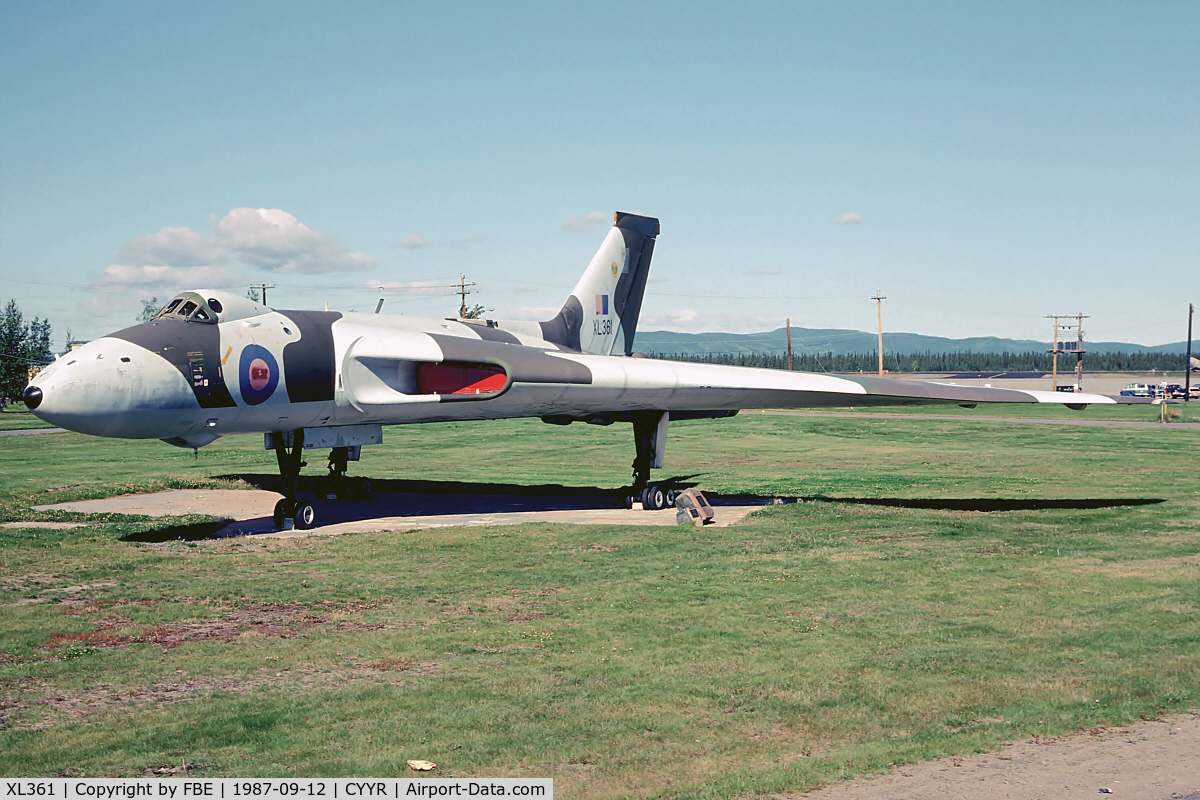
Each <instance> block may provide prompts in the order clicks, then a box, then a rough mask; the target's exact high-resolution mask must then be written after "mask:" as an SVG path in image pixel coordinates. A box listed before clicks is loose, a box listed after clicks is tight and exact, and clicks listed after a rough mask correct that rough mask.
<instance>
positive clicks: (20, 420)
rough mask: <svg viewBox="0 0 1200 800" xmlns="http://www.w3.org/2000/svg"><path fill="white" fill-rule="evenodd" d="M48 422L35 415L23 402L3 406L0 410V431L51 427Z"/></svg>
mask: <svg viewBox="0 0 1200 800" xmlns="http://www.w3.org/2000/svg"><path fill="white" fill-rule="evenodd" d="M53 427H54V426H53V425H51V424H50V423H48V422H43V421H42V420H40V419H38V418H37V417H35V416H34V415H33V414H31V413H29V411H28V410H27V409H26V408H25V404H24V403H20V404H13V405H9V406H5V407H4V408H3V409H2V410H0V431H23V430H28V429H30V428H53Z"/></svg>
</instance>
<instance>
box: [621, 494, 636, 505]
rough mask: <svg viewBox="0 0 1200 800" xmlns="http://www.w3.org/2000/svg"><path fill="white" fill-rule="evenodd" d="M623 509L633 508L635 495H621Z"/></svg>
mask: <svg viewBox="0 0 1200 800" xmlns="http://www.w3.org/2000/svg"><path fill="white" fill-rule="evenodd" d="M621 508H624V509H630V508H633V495H631V494H623V495H621Z"/></svg>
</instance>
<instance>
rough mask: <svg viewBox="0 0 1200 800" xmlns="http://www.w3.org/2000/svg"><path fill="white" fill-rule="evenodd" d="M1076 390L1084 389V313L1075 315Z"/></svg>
mask: <svg viewBox="0 0 1200 800" xmlns="http://www.w3.org/2000/svg"><path fill="white" fill-rule="evenodd" d="M1075 318H1076V322H1075V391H1077V392H1082V391H1083V353H1084V350H1083V321H1084V320H1085V319H1086V317H1084V316H1083V313H1082V312H1080V313H1079V314H1076V315H1075Z"/></svg>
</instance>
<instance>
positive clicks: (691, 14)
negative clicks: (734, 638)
mask: <svg viewBox="0 0 1200 800" xmlns="http://www.w3.org/2000/svg"><path fill="white" fill-rule="evenodd" d="M1198 39H1200V3H1195V2H1180V3H1155V2H1148V3H1104V2H1087V3H1070V2H1063V3H1003V4H994V3H986V4H985V3H960V2H944V3H924V2H921V3H904V2H897V3H855V2H841V3H832V2H831V3H823V2H809V3H800V2H797V3H742V4H737V5H736V6H735V5H733V4H704V3H620V2H609V3H590V4H586V5H584V4H562V3H471V2H462V3H400V2H392V3H366V2H353V3H344V4H318V3H299V2H287V3H283V2H280V3H262V2H259V3H254V2H249V3H203V4H179V3H125V2H104V3H58V2H44V3H25V2H16V1H15V0H0V297H5V298H6V297H13V298H16V299H17V301H18V303H19V304H20V306H21V308H22V309H23V311H24V312H25V314H26V315H27V316H28V317H32V316H34V315H38V316H42V317H49V319H50V320H51V322H52V323H53V325H54V330H55V335H56V337H61V336H62V335H63V334H64V333H65V331H66V329H67V328H68V327H69V328H70V329H71V330H72V331H73V333H74V334H75V335H76V336H78V337H81V338H90V337H94V336H97V335H100V334H102V333H104V332H106V331H108V330H112V329H115V328H119V327H125V326H126V325H128V324H130V323H132V321H133V319H134V317H135V315H136V314H137V312H138V311H139V310H140V308H141V303H140V300H141V299H143V298H149V297H152V296H157V297H158V298H159V299H160V300H165V299H166V298H168V297H169V296H171V295H172V294H173V293H175V292H176V291H178V290H181V289H184V288H188V287H191V286H207V287H229V288H233V289H234V290H236V291H244V289H245V287H246V286H247V285H249V284H251V283H259V282H264V281H265V282H267V283H273V284H276V286H277V287H278V288H276V289H274V290H272V291H271V293H270V298H269V299H270V302H271V305H274V306H276V307H281V308H322V307H324V304H325V303H328V304H329V307H330V308H331V309H339V310H346V309H351V308H356V309H358V310H371V309H373V308H374V306H375V303H376V302H377V300H378V298H379V297H380V296H386V297H387V298H388V299H387V301H386V303H385V310H387V311H391V312H395V313H404V314H412V315H427V316H437V317H440V316H448V315H451V314H452V313H453V312H454V311H455V309H456V308H457V297H454V296H452V293H451V291H450V290H449V289H447V288H444V287H446V286H447V285H448V284H450V283H451V282H454V281H457V280H458V277H459V275H460V274H465V275H466V276H467V280H468V281H472V282H474V283H476V284H477V286H476V287H475V288H476V290H477V292H478V293H477V294H475V295H473V296H471V297H470V298H469V300H470V301H472V302H479V303H483V304H484V305H486V306H488V307H489V308H494V309H495V311H494V312H493V313H492V314H490V316H494V317H497V318H523V319H544V318H548V317H549V316H551V315H552V314H553V313H554V311H556V310H557V308H558V307H559V306H561V304H562V302H563V300H564V299H565V298H566V296H567V294H568V293H569V291H570V289H571V287H572V286H573V285H574V283H575V280H576V278H577V277H578V275H579V273H580V272H581V271H582V269H583V268H584V266H585V265H586V264H587V262H588V260H589V259H590V258H591V256H592V254H593V253H594V251H595V250H596V248H597V247H598V246H599V243H600V241H601V239H602V238H603V235H604V230H605V228H606V227H607V226H608V224H609V221H610V220H611V215H612V212H613V211H614V210H618V209H619V210H624V211H639V212H643V213H647V214H651V215H654V216H657V217H659V218H660V219H661V221H662V235H661V236H660V237H659V242H658V246H657V248H656V250H655V260H654V268H653V271H652V276H653V277H652V282H651V283H650V285H649V287H648V290H647V297H646V302H645V305H644V308H643V318H642V319H643V321H642V325H641V327H642V328H643V329H646V330H649V329H671V330H689V331H700V330H728V331H739V332H745V331H757V330H768V329H773V328H776V327H779V326H781V325H782V324H783V321H784V319H785V318H789V317H790V318H791V320H792V324H793V325H794V326H803V327H839V328H854V329H861V330H873V329H874V327H875V311H876V309H875V303H874V302H873V301H871V300H869V299H868V298H869V297H870V296H871V295H872V294H874V293H875V292H876V290H881V291H882V292H883V293H884V294H885V295H886V296H887V298H888V299H887V300H885V301H884V303H883V311H884V327H885V330H890V331H908V332H914V333H922V334H930V335H942V336H953V337H960V336H975V335H997V336H1011V337H1018V338H1031V339H1047V338H1049V336H1050V330H1051V327H1050V322H1049V321H1048V320H1046V319H1045V316H1046V315H1047V314H1074V313H1076V312H1082V313H1084V314H1087V315H1089V316H1090V319H1088V320H1086V321H1085V330H1086V331H1087V337H1088V338H1089V339H1091V340H1095V341H1102V340H1107V341H1111V340H1119V341H1131V342H1138V343H1142V344H1160V343H1164V342H1169V341H1180V340H1182V339H1184V338H1185V335H1186V312H1187V303H1188V302H1189V301H1191V302H1197V303H1200V47H1197V46H1196V41H1197V40H1198ZM380 286H384V287H385V292H383V293H381V292H380V291H379V288H378V287H380Z"/></svg>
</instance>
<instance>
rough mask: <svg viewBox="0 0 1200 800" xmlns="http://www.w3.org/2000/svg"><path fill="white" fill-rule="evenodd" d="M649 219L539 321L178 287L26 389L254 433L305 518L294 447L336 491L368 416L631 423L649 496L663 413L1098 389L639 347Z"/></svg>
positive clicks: (114, 425) (179, 432)
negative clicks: (314, 452) (966, 382)
mask: <svg viewBox="0 0 1200 800" xmlns="http://www.w3.org/2000/svg"><path fill="white" fill-rule="evenodd" d="M658 233H659V223H658V220H657V219H654V218H651V217H643V216H637V215H634V214H625V213H617V214H616V215H615V221H614V224H613V227H612V229H611V230H610V231H609V232H608V234H607V236H606V237H605V239H604V242H603V244H601V246H600V249H599V251H598V252H597V253H596V255H595V257H593V258H592V261H591V263H590V264H588V267H587V269H586V270H584V273H583V276H582V277H581V278H580V279H579V282H578V284H577V285H576V286H575V289H574V291H572V292H571V294H570V296H569V297H568V298H567V300H566V302H565V303H564V304H563V307H562V310H561V311H559V312H558V314H557V315H556V316H555V317H554V318H553V319H551V320H548V321H546V322H519V321H499V320H466V319H417V318H413V317H407V316H389V315H385V314H362V313H342V312H333V311H289V310H276V309H273V308H267V307H266V306H263V305H259V304H257V303H255V302H252V301H250V300H248V299H246V298H245V297H240V296H238V295H236V294H231V293H228V292H222V291H216V290H207V289H196V290H192V291H185V292H182V293H180V294H178V295H176V296H175V297H174V298H173V299H172V300H171V301H170V302H169V303H167V304H166V305H165V306H164V307H163V308H162V310H160V311H159V312H158V314H156V315H155V316H154V318H153V319H151V320H150V321H149V322H146V323H143V324H140V325H135V326H133V327H131V328H126V329H124V330H121V331H117V332H116V333H111V334H109V335H108V336H104V337H102V338H100V339H96V340H95V341H92V342H90V343H88V344H86V345H84V346H83V347H80V348H79V349H77V350H74V351H72V352H70V353H67V354H66V355H65V356H63V357H61V358H59V359H58V360H57V361H55V362H54V363H53V364H52V365H51V366H49V367H47V368H46V369H44V370H42V372H41V373H39V374H38V375H37V377H36V378H35V379H34V383H33V384H32V385H30V386H29V387H28V388H27V389H26V390H25V395H24V399H25V403H26V405H27V406H28V407H29V408H30V409H31V410H32V411H33V413H34V414H36V415H37V416H38V417H40V418H42V419H44V420H46V421H47V422H50V423H52V424H54V425H58V426H61V427H63V428H67V429H69V430H72V431H78V432H80V433H87V434H92V435H95V436H109V437H118V438H128V439H162V440H163V441H165V442H168V443H170V444H173V445H178V446H180V447H189V448H199V447H203V446H205V445H207V444H209V443H211V442H213V441H215V440H216V439H217V438H218V437H221V436H227V435H231V434H239V433H259V434H263V435H264V440H265V444H266V446H267V447H268V448H270V449H273V450H274V451H275V453H276V455H277V457H278V462H279V471H280V474H281V476H282V477H283V483H284V497H283V499H281V500H280V501H279V503H278V505H276V507H275V523H276V526H277V527H283V524H284V520H285V519H294V520H295V524H296V526H297V527H299V528H311V527H313V526H314V525H315V524H316V521H317V511H316V508H315V507H314V505H313V504H312V503H311V502H310V501H308V500H304V499H300V498H298V497H297V493H296V488H297V481H298V478H299V475H300V470H301V466H302V461H301V456H302V454H303V452H304V451H305V450H306V449H329V450H330V456H329V463H330V478H331V479H332V480H333V481H334V482H335V483H336V484H338V488H339V490H340V493H344V494H351V495H353V494H366V493H368V492H369V491H370V483H369V481H365V480H361V479H359V480H351V479H349V478H347V477H346V469H347V463H348V462H349V461H357V460H358V458H359V454H360V450H361V448H362V447H363V446H364V445H372V444H379V443H380V442H381V441H382V439H383V433H382V426H384V425H395V424H400V423H417V422H441V421H446V420H484V419H503V418H508V417H540V418H541V419H542V420H544V421H545V422H548V423H553V424H558V425H566V424H570V423H572V422H586V423H591V424H599V425H609V424H612V423H616V422H621V423H631V424H632V428H633V438H634V445H635V448H634V449H635V454H636V457H635V458H634V461H633V481H632V485H631V486H630V487H629V488H628V489H627V490H625V491H624V492H623V493H622V497H623V499H624V501H625V504H626V505H627V506H631V505H632V504H633V503H634V502H635V501H640V502H641V504H642V506H643V508H647V509H659V508H663V507H664V506H665V505H667V504H669V503H670V502H671V501H672V499H673V498H672V495H673V490H672V487H669V486H663V485H660V484H656V483H653V482H652V481H651V477H650V471H651V470H652V469H657V468H661V467H662V464H663V453H664V448H665V444H666V435H667V426H668V423H669V421H670V420H685V419H703V418H717V417H727V416H732V415H734V414H736V413H737V412H738V410H739V409H744V408H812V407H829V406H886V405H913V404H935V403H943V404H959V405H964V406H974V405H975V404H978V403H1060V404H1066V405H1068V406H1070V407H1072V408H1082V407H1084V406H1085V405H1087V404H1089V403H1112V402H1114V401H1113V400H1112V399H1111V398H1108V397H1104V396H1102V395H1090V394H1061V393H1057V392H1047V391H1015V390H1009V389H991V388H978V387H969V386H955V385H949V384H942V383H929V382H920V381H905V380H892V379H880V378H873V377H847V376H836V375H826V374H814V373H806V372H784V371H779V370H768V369H751V368H746V367H731V366H721V365H713V364H691V363H680V362H673V361H662V360H657V359H651V358H644V357H639V355H638V354H636V353H634V352H633V338H634V333H635V331H636V328H637V321H638V314H639V312H640V311H641V307H642V296H643V293H644V291H645V288H646V278H647V276H648V274H649V271H650V257H651V255H652V254H653V252H654V244H655V241H656V239H657V237H658Z"/></svg>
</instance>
